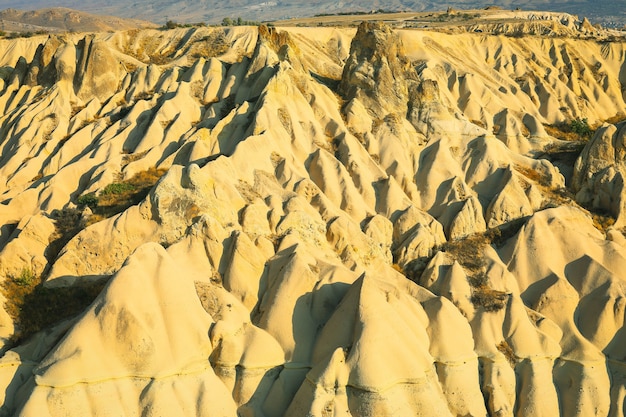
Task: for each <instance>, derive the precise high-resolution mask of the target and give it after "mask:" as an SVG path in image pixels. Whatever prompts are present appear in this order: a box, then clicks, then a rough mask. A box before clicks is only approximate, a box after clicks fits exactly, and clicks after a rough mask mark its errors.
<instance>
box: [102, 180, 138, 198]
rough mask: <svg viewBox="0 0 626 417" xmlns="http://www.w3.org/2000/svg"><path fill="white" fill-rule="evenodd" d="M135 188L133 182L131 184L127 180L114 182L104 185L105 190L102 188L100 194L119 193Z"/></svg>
mask: <svg viewBox="0 0 626 417" xmlns="http://www.w3.org/2000/svg"><path fill="white" fill-rule="evenodd" d="M134 190H135V186H134V185H133V184H129V183H127V182H114V183H112V184H109V185H107V186H106V187H104V190H102V192H101V193H100V195H111V194H114V195H119V194H124V193H125V192H129V191H134Z"/></svg>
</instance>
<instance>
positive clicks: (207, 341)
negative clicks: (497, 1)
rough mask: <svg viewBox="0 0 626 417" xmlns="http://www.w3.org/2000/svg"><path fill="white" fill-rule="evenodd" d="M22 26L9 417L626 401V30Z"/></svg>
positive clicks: (362, 411) (6, 162)
mask: <svg viewBox="0 0 626 417" xmlns="http://www.w3.org/2000/svg"><path fill="white" fill-rule="evenodd" d="M0 42H3V45H5V46H9V45H11V48H8V47H7V48H6V49H5V52H4V54H3V55H2V56H0V63H1V64H2V65H4V67H2V71H0V75H1V76H2V78H1V80H2V82H1V83H0V84H1V85H2V91H1V93H0V114H1V117H0V148H1V149H0V162H1V164H0V195H1V200H2V204H0V223H1V228H0V279H2V280H3V282H4V286H3V287H4V290H3V292H2V294H3V295H2V297H3V298H4V300H3V301H5V303H4V308H3V309H0V336H2V341H3V346H4V348H3V356H2V358H0V384H1V386H2V387H3V389H1V390H0V396H1V397H0V400H1V401H2V406H1V408H0V415H7V416H9V415H15V416H23V417H30V416H61V415H105V414H107V415H109V414H110V415H122V414H123V415H128V416H143V415H185V416H187V415H189V416H235V415H241V416H259V417H260V416H267V417H270V416H303V415H313V416H327V415H341V416H391V415H398V414H401V415H423V416H468V415H471V416H487V415H488V416H514V415H515V416H537V417H539V416H546V415H550V416H555V415H561V416H568V417H569V416H580V417H587V416H607V415H611V416H622V415H623V410H624V395H625V392H626V383H625V381H626V374H625V373H624V361H625V360H626V358H625V357H624V352H623V343H622V342H623V340H622V339H623V333H624V329H623V325H624V302H623V300H624V292H625V288H626V287H625V285H626V284H625V280H626V255H625V254H626V248H625V246H626V238H624V235H623V230H622V229H620V227H622V226H623V224H622V223H623V219H624V215H623V211H622V206H623V204H622V202H623V197H622V195H623V179H622V178H623V177H622V175H623V174H622V171H623V155H622V153H623V150H622V148H623V136H624V135H623V131H624V128H623V126H622V125H621V124H617V125H609V124H607V125H604V126H603V127H602V128H600V129H599V130H598V131H597V133H596V134H595V136H594V137H593V139H591V140H590V141H589V143H588V144H587V145H586V147H585V149H584V150H583V151H582V153H581V154H580V157H579V159H578V161H577V162H576V163H575V166H574V161H573V160H571V164H570V165H569V166H568V167H569V171H567V170H564V168H563V167H565V165H564V164H565V162H563V161H566V160H568V159H558V158H557V157H556V156H554V155H551V152H556V151H562V150H563V149H567V150H568V152H570V150H571V149H572V147H571V146H570V144H566V143H564V141H562V140H560V139H557V138H554V137H552V136H551V135H550V134H548V131H549V129H548V128H546V127H545V126H548V125H551V124H556V123H559V122H566V121H568V120H570V118H572V117H582V116H584V117H586V118H588V120H589V121H590V122H591V123H592V124H593V123H597V122H598V121H600V120H603V119H606V118H608V117H612V116H615V115H616V114H617V113H619V112H623V111H624V110H625V109H626V103H625V102H624V99H623V96H622V93H621V91H622V83H623V82H624V80H623V79H622V78H620V74H623V66H624V56H626V44H623V43H617V42H616V43H606V44H596V43H593V42H590V41H577V40H572V39H567V38H557V39H554V38H538V37H537V38H533V37H528V38H506V37H495V36H483V35H477V34H468V33H466V34H457V35H449V34H444V33H436V32H420V31H410V30H406V31H393V30H391V29H389V28H388V27H386V26H385V25H382V24H371V23H364V24H362V25H361V26H360V27H359V28H358V29H357V31H356V33H355V31H354V30H351V29H327V28H315V29H313V28H278V29H269V28H266V27H262V28H259V29H257V28H229V29H223V28H193V29H184V28H179V29H175V30H172V31H131V32H120V33H114V34H106V35H104V34H102V35H89V36H86V37H82V36H80V35H72V36H69V35H68V36H66V37H50V38H44V37H40V38H34V39H33V40H28V41H27V40H14V41H11V42H12V43H9V42H8V41H0ZM582 42H584V47H583V46H581V43H582ZM574 145H576V146H578V143H575V144H574ZM576 146H574V148H576V149H578V150H580V147H576ZM555 150H556V151H555ZM546 156H547V157H546ZM551 161H557V162H558V164H557V163H556V162H555V163H554V164H553V163H552V162H551ZM566 168H567V167H566ZM566 179H567V184H566ZM570 179H571V184H570ZM620 181H621V182H620ZM566 186H571V189H572V190H573V191H574V192H576V193H577V194H576V196H575V197H573V196H572V194H570V193H569V190H568V189H567V188H566ZM620 187H621V188H620ZM579 204H581V205H583V206H584V207H585V208H583V207H581V206H580V205H579ZM595 209H604V210H608V211H609V212H610V214H612V215H613V216H614V217H615V218H616V219H617V223H616V225H614V226H613V227H612V228H608V229H602V228H600V229H601V230H600V229H598V228H597V227H596V226H598V225H597V218H596V224H595V225H594V219H593V218H592V215H591V213H590V212H589V211H587V210H595ZM39 277H41V279H42V284H41V285H40V286H39V287H35V284H37V282H36V281H35V282H33V280H36V279H38V278H39ZM105 283H106V284H105ZM93 285H101V286H104V289H102V290H101V291H99V295H97V297H95V299H93V298H91V299H87V300H86V302H85V303H84V305H82V307H81V308H79V309H78V310H76V311H72V312H71V314H70V313H67V311H65V312H64V314H59V316H58V317H56V316H55V317H51V320H50V321H48V322H46V324H45V325H42V326H41V327H40V328H35V329H34V330H39V331H38V332H35V331H33V330H32V328H31V327H27V326H26V321H25V320H24V317H23V316H20V315H19V314H16V311H18V312H19V311H26V310H19V309H20V308H22V309H24V308H25V306H26V304H25V303H28V302H30V303H33V300H34V301H35V302H37V301H38V300H47V302H50V303H52V302H54V303H59V304H63V303H64V299H63V296H64V294H74V295H75V294H76V293H75V292H72V291H74V290H76V289H81V288H83V286H92V287H88V288H93ZM31 287H34V288H31ZM15 288H30V290H32V291H33V293H32V294H34V295H33V296H32V297H35V298H32V297H31V298H25V299H24V300H20V299H16V297H18V293H17V292H16V291H15ZM98 288H99V287H98ZM44 296H45V297H48V298H36V297H44ZM55 296H56V298H55ZM16 303H17V310H16V307H15V306H16ZM20 303H22V304H20ZM30 307H32V305H30V306H29V308H30ZM54 311H57V310H54ZM50 315H51V314H48V316H50ZM29 323H30V322H29ZM29 330H30V332H29Z"/></svg>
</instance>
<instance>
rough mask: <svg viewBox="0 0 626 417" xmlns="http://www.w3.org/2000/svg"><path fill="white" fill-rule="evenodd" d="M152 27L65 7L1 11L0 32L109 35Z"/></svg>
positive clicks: (133, 21) (142, 22) (151, 24)
mask: <svg viewBox="0 0 626 417" xmlns="http://www.w3.org/2000/svg"><path fill="white" fill-rule="evenodd" d="M152 26H154V24H153V23H150V22H146V21H142V20H136V19H127V18H121V17H114V16H104V15H99V14H97V15H96V14H90V13H86V12H81V11H78V10H73V9H67V8H62V7H54V8H47V9H38V10H31V11H23V10H17V9H5V10H2V11H0V28H1V29H2V30H3V31H5V32H27V31H30V32H37V31H46V32H59V31H61V32H65V31H73V32H105V31H115V30H128V29H133V28H147V27H152Z"/></svg>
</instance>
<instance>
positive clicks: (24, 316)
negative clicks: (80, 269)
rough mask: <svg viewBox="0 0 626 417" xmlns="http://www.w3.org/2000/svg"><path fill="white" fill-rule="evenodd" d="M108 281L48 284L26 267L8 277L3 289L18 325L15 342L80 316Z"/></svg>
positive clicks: (6, 305)
mask: <svg viewBox="0 0 626 417" xmlns="http://www.w3.org/2000/svg"><path fill="white" fill-rule="evenodd" d="M105 284H106V280H100V281H97V282H87V283H80V284H77V285H74V286H71V287H60V288H46V287H44V286H43V284H42V281H41V278H40V277H38V276H35V274H33V272H32V271H31V270H30V269H23V270H22V272H21V273H20V275H19V276H17V277H12V276H10V277H7V278H6V279H5V281H4V282H3V283H2V288H1V290H2V294H3V295H4V297H5V298H6V302H5V304H4V308H5V309H6V311H7V313H8V314H9V316H10V317H11V318H12V319H13V321H14V323H15V325H16V331H15V333H14V335H13V337H12V342H13V343H16V344H17V343H20V342H21V341H23V340H25V339H27V338H28V337H30V336H31V335H33V334H35V333H37V332H38V331H40V330H43V329H45V328H47V327H50V326H52V325H54V324H57V323H59V322H61V321H62V320H64V319H67V318H70V317H74V316H76V315H77V314H79V313H80V312H82V311H83V310H84V309H85V308H86V307H87V306H88V305H89V304H91V303H92V302H93V300H95V298H96V297H97V296H98V294H100V292H101V291H102V288H104V285H105Z"/></svg>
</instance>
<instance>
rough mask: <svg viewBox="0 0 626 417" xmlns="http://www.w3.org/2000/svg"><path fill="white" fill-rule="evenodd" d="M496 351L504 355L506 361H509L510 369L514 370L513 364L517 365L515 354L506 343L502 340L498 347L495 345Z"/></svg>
mask: <svg viewBox="0 0 626 417" xmlns="http://www.w3.org/2000/svg"><path fill="white" fill-rule="evenodd" d="M496 349H498V350H499V351H500V352H501V353H502V354H503V355H504V357H505V358H506V359H507V361H509V365H511V367H512V368H515V364H516V363H517V357H516V356H515V352H513V349H512V348H511V346H510V345H509V344H508V343H507V341H506V340H503V341H502V342H500V343H499V344H498V345H496Z"/></svg>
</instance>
